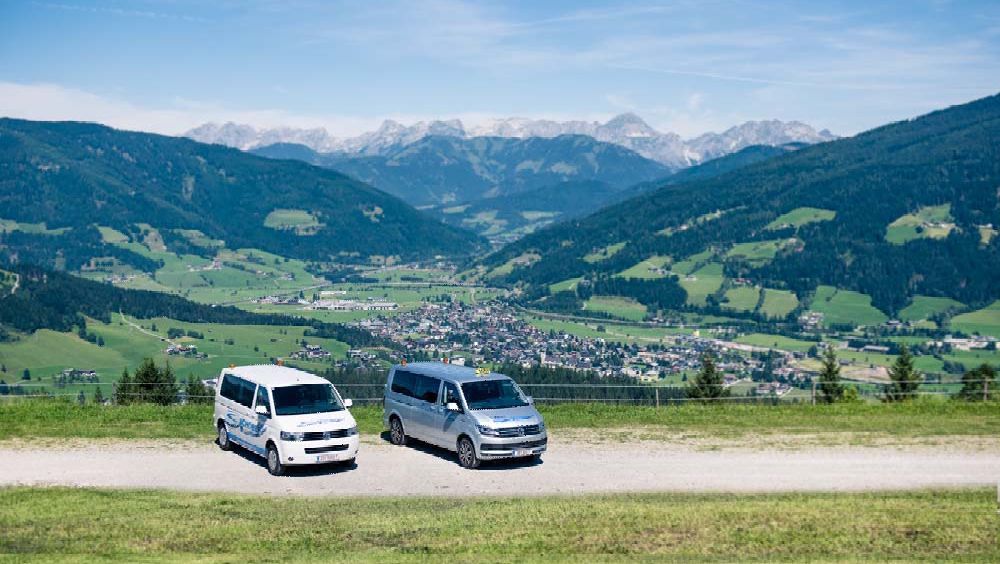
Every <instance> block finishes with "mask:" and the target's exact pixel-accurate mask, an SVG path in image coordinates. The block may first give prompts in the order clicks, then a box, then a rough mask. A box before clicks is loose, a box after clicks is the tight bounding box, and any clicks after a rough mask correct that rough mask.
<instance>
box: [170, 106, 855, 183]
mask: <svg viewBox="0 0 1000 564" xmlns="http://www.w3.org/2000/svg"><path fill="white" fill-rule="evenodd" d="M562 135H586V136H588V137H593V138H594V139H596V140H598V141H603V142H605V143H611V144H614V145H619V146H622V147H625V148H627V149H631V150H633V151H635V152H637V153H639V154H640V155H642V156H644V157H646V158H648V159H652V160H655V161H657V162H659V163H660V164H662V165H664V166H666V167H668V168H671V169H675V170H676V169H680V168H684V167H687V166H692V165H695V164H699V163H702V162H705V161H708V160H711V159H714V158H718V157H721V156H723V155H726V154H729V153H732V152H735V151H739V150H740V149H743V148H745V147H749V146H752V145H774V146H777V145H786V144H788V143H810V144H812V143H821V142H825V141H831V140H833V139H836V136H835V135H833V134H832V133H830V132H829V131H827V130H822V131H816V130H815V129H814V128H812V127H811V126H809V125H806V124H804V123H801V122H798V121H788V122H783V121H778V120H768V121H748V122H746V123H743V124H741V125H737V126H734V127H731V128H729V129H727V130H726V131H724V132H722V133H705V134H703V135H699V136H697V137H695V138H692V139H687V140H685V139H683V138H681V137H680V136H679V135H677V134H676V133H670V132H667V133H662V132H659V131H657V130H656V129H654V128H653V127H651V126H650V125H649V124H647V123H646V122H645V121H643V120H642V118H640V117H639V116H637V115H635V114H633V113H624V114H621V115H618V116H616V117H614V118H612V119H610V120H608V121H607V122H604V123H600V122H596V121H582V120H577V121H552V120H545V119H539V120H535V119H528V118H516V117H515V118H501V119H493V120H490V121H487V122H485V123H482V124H479V125H476V126H472V127H466V126H465V125H464V124H463V123H462V122H461V121H460V120H457V119H454V120H445V121H421V122H417V123H415V124H413V125H410V126H406V125H403V124H401V123H399V122H396V121H393V120H385V121H384V122H383V123H382V125H381V126H380V127H379V128H378V129H376V130H375V131H370V132H366V133H363V134H361V135H358V136H355V137H335V136H333V135H331V134H330V133H329V132H328V131H327V130H326V129H324V128H312V129H297V128H290V127H279V128H263V129H258V128H255V127H253V126H250V125H245V124H236V123H232V122H227V123H224V124H216V123H206V124H203V125H201V126H199V127H196V128H194V129H191V130H189V131H187V132H186V133H184V136H186V137H190V138H191V139H194V140H196V141H201V142H203V143H216V144H221V145H227V146H229V147H235V148H237V149H242V150H249V149H254V148H259V147H264V146H267V145H273V144H276V143H294V144H300V145H305V146H307V147H309V148H310V149H312V150H314V151H316V152H319V153H345V154H349V155H355V156H357V155H361V156H384V155H386V154H388V153H389V152H392V151H395V150H397V149H398V148H399V147H403V146H406V145H410V144H412V143H415V142H417V141H419V140H421V139H424V138H425V137H431V136H446V137H457V138H461V139H471V138H477V137H505V138H512V139H527V138H531V137H542V138H552V137H559V136H562Z"/></svg>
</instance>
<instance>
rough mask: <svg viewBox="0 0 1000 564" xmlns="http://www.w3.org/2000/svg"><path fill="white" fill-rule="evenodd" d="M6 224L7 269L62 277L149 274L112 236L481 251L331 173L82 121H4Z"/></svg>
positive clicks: (317, 255)
mask: <svg viewBox="0 0 1000 564" xmlns="http://www.w3.org/2000/svg"><path fill="white" fill-rule="evenodd" d="M0 218H2V221H0V225H2V229H0V254H2V255H3V257H4V258H6V259H7V260H8V261H10V262H21V263H33V264H37V265H40V266H46V267H58V268H65V269H67V270H76V269H79V268H80V267H81V266H82V265H83V264H86V263H87V262H88V261H89V260H90V259H92V258H94V257H113V258H115V259H117V260H119V261H121V262H125V263H127V264H131V265H134V266H137V267H139V268H140V269H142V270H147V271H148V270H150V268H149V267H150V265H149V264H148V263H149V259H148V258H146V257H144V256H143V255H142V253H141V252H137V251H136V250H135V249H132V250H130V247H129V246H128V245H115V244H110V243H109V242H108V241H107V240H106V239H108V237H106V236H105V235H106V234H107V233H113V232H115V231H116V232H118V235H117V237H119V238H120V237H122V236H123V235H122V234H124V236H125V237H127V238H129V239H130V240H131V239H134V238H136V237H141V236H147V237H148V234H149V233H150V232H152V231H156V232H157V238H162V239H163V240H164V241H170V242H173V241H176V242H177V243H178V244H179V245H180V244H183V246H185V247H192V246H193V247H197V246H198V245H199V243H197V241H205V240H222V241H224V242H225V244H226V245H228V246H229V248H232V249H237V248H256V249H262V250H265V251H271V252H274V253H276V254H279V255H282V256H286V257H293V258H302V259H309V260H317V261H325V260H331V259H334V258H337V259H338V260H351V257H360V258H361V259H363V258H364V257H369V256H376V255H380V256H400V257H404V258H416V257H421V258H423V257H428V256H433V255H435V254H442V255H452V256H454V255H466V254H470V253H472V252H474V251H475V250H476V249H477V247H479V246H481V244H482V243H483V242H482V241H481V240H480V239H478V238H477V237H476V236H474V235H473V234H472V233H470V232H468V231H465V230H461V229H457V228H454V227H449V226H446V225H443V224H441V223H439V222H438V221H435V220H434V219H432V218H430V217H428V216H427V215H425V214H424V213H422V212H419V211H417V210H415V209H414V208H412V207H411V206H410V205H408V204H406V203H405V202H403V201H402V200H400V199H398V198H396V197H394V196H392V195H389V194H386V193H385V192H382V191H380V190H378V189H376V188H373V187H371V186H369V185H367V184H365V183H363V182H360V181H358V180H355V179H352V178H349V177H346V176H344V175H342V174H339V173H337V172H335V171H331V170H326V169H322V168H319V167H315V166H311V165H308V164H305V163H301V162H297V161H291V160H273V159H266V158H262V157H258V156H255V155H251V154H249V153H246V152H243V151H238V150H235V149H231V148H228V147H223V146H220V145H206V144H202V143H196V142H194V141H191V140H188V139H184V138H178V137H166V136H161V135H153V134H148V133H137V132H128V131H119V130H115V129H112V128H109V127H104V126H100V125H94V124H86V123H77V122H33V121H24V120H16V119H0ZM205 251H206V252H214V251H213V250H212V249H206V250H205Z"/></svg>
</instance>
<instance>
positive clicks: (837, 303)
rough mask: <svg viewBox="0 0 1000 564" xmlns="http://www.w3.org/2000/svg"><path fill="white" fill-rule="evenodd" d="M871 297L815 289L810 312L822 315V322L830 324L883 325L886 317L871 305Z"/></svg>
mask: <svg viewBox="0 0 1000 564" xmlns="http://www.w3.org/2000/svg"><path fill="white" fill-rule="evenodd" d="M871 302H872V300H871V297H869V296H867V295H865V294H860V293H858V292H851V291H848V290H838V289H837V288H833V287H831V286H820V287H818V288H816V295H815V296H814V297H813V301H812V308H811V310H812V311H817V312H820V313H822V314H823V322H824V323H825V324H827V325H830V324H853V325H878V324H880V323H885V321H886V319H888V318H887V317H886V315H885V314H884V313H882V312H881V311H879V310H878V309H876V308H875V307H873V306H872V305H871Z"/></svg>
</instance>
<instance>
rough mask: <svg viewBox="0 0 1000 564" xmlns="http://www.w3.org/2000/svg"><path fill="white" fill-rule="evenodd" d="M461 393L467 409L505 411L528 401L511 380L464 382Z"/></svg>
mask: <svg viewBox="0 0 1000 564" xmlns="http://www.w3.org/2000/svg"><path fill="white" fill-rule="evenodd" d="M462 393H463V394H465V403H466V404H468V406H469V409H507V408H510V407H524V406H526V405H528V399H527V398H525V397H524V394H522V393H521V390H519V389H518V388H517V385H515V384H514V381H513V380H483V381H480V382H466V383H464V384H462Z"/></svg>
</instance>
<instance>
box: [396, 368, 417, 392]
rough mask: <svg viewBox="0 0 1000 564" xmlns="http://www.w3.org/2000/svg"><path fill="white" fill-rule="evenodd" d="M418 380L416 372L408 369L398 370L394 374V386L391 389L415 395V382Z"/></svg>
mask: <svg viewBox="0 0 1000 564" xmlns="http://www.w3.org/2000/svg"><path fill="white" fill-rule="evenodd" d="M415 382H416V374H414V373H412V372H409V371H407V370H397V371H396V372H395V373H394V374H393V375H392V386H391V387H390V389H391V390H392V391H393V392H395V393H397V394H403V395H404V396H410V397H415V393H414V387H415V386H414V384H415Z"/></svg>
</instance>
